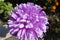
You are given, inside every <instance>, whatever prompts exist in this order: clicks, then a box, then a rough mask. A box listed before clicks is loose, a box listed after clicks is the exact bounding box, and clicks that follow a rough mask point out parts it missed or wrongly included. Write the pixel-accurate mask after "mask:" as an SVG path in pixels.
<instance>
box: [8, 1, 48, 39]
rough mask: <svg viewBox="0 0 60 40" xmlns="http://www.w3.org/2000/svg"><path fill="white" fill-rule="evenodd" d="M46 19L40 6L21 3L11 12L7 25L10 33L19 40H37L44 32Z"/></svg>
mask: <svg viewBox="0 0 60 40" xmlns="http://www.w3.org/2000/svg"><path fill="white" fill-rule="evenodd" d="M47 24H48V19H47V17H46V13H45V12H44V11H43V10H42V8H41V7H40V6H38V5H37V4H34V3H30V2H29V3H21V4H20V5H17V6H16V7H15V8H14V10H13V11H12V12H11V16H10V19H9V20H8V25H9V28H10V33H11V34H12V35H14V36H16V37H18V39H20V40H38V38H42V37H43V33H45V32H46V29H47V26H46V25H47Z"/></svg>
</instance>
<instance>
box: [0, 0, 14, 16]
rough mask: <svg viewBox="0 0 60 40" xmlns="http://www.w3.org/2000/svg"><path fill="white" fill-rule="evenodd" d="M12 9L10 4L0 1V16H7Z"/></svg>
mask: <svg viewBox="0 0 60 40" xmlns="http://www.w3.org/2000/svg"><path fill="white" fill-rule="evenodd" d="M12 9H13V7H12V4H11V3H9V2H3V1H0V14H2V13H6V14H8V15H9V14H10V11H11V10H12Z"/></svg>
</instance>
